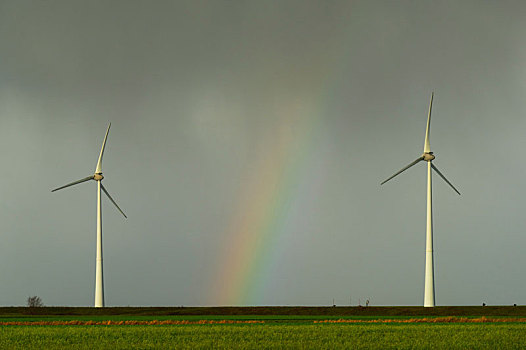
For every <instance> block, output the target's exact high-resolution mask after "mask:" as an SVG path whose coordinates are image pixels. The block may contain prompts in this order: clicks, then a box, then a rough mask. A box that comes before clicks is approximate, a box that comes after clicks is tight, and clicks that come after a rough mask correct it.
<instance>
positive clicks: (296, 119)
mask: <svg viewBox="0 0 526 350" xmlns="http://www.w3.org/2000/svg"><path fill="white" fill-rule="evenodd" d="M343 56H345V55H343ZM343 56H340V57H337V60H338V59H342V57H343ZM333 63H336V64H333V65H326V66H325V69H321V70H320V71H319V72H318V73H319V75H318V78H319V79H318V82H319V84H317V86H319V88H317V89H314V91H313V90H310V91H308V92H307V93H305V90H303V92H304V93H303V95H302V94H301V92H299V93H298V98H296V99H292V100H291V101H287V102H285V103H282V104H281V105H280V106H281V107H280V108H281V110H280V111H278V115H277V116H279V121H278V122H276V125H274V128H273V131H275V133H274V134H273V135H271V137H267V138H266V141H267V142H266V144H265V145H263V146H262V147H260V151H259V152H257V153H258V155H259V156H258V157H257V160H256V162H255V163H256V165H255V166H247V169H246V173H245V174H244V176H242V178H243V179H246V180H245V181H244V182H243V183H241V184H240V186H239V193H238V194H237V196H236V201H235V203H236V210H234V214H233V215H232V217H231V218H230V222H229V224H228V225H227V229H226V232H224V233H223V235H222V236H223V237H225V238H224V241H223V242H224V246H223V247H222V248H223V256H222V258H220V260H219V262H218V266H217V268H218V270H217V272H216V274H215V277H214V278H215V279H216V280H215V282H214V283H213V285H212V286H211V288H210V293H209V299H208V301H207V304H209V305H224V306H243V305H245V306H246V305H260V304H261V300H262V296H263V293H265V290H266V289H265V287H266V286H268V285H269V282H271V279H272V276H271V274H272V267H273V266H274V264H275V261H276V260H277V259H279V257H280V255H283V254H284V252H283V251H282V250H281V248H280V247H279V245H278V244H277V243H278V242H279V240H280V239H281V238H283V236H285V235H287V232H290V228H291V227H298V225H302V223H301V220H302V218H301V217H298V215H294V213H297V212H298V210H299V211H300V212H301V206H302V202H304V198H302V197H305V196H308V198H305V199H306V200H310V199H312V198H315V196H316V191H319V190H321V186H322V183H323V173H324V171H325V168H326V167H325V166H323V161H320V159H319V157H317V155H318V152H316V150H317V149H318V148H319V147H320V145H319V144H318V142H319V140H320V139H323V137H320V134H319V133H320V132H321V131H323V128H324V125H323V119H324V118H323V116H324V114H325V113H328V110H327V109H328V108H327V107H326V106H329V105H330V103H329V101H330V98H331V96H332V91H333V88H334V85H336V83H335V82H339V79H338V77H336V76H335V73H336V72H339V71H340V69H341V67H342V66H343V64H344V62H342V61H340V62H333ZM326 82H331V86H325V83H326ZM298 85H300V84H298ZM310 86H312V85H310ZM299 90H302V89H301V88H300V89H299ZM300 187H301V189H302V190H301V191H300ZM305 189H307V190H305ZM305 192H308V193H305ZM294 220H295V221H294Z"/></svg>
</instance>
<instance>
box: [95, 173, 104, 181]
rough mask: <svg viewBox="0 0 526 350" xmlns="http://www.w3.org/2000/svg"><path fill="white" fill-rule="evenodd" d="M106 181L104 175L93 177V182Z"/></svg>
mask: <svg viewBox="0 0 526 350" xmlns="http://www.w3.org/2000/svg"><path fill="white" fill-rule="evenodd" d="M102 179H104V176H102V173H100V174H95V175H93V180H95V181H100V180H102Z"/></svg>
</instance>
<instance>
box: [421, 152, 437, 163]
mask: <svg viewBox="0 0 526 350" xmlns="http://www.w3.org/2000/svg"><path fill="white" fill-rule="evenodd" d="M433 159H435V156H434V155H433V152H427V153H424V154H422V160H425V161H426V162H429V161H431V160H433Z"/></svg>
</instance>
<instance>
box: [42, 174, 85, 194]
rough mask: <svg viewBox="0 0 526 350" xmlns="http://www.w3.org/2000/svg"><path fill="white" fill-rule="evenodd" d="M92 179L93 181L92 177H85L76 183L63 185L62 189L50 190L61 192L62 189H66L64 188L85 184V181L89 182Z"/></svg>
mask: <svg viewBox="0 0 526 350" xmlns="http://www.w3.org/2000/svg"><path fill="white" fill-rule="evenodd" d="M92 179H93V175H91V176H88V177H85V178H83V179H80V180H78V181H74V182H72V183H69V184H67V185H64V186H62V187H58V188H55V189H54V190H51V192H55V191H58V190H61V189H63V188H66V187H69V186H73V185H76V184H79V183H82V182H86V181H89V180H92Z"/></svg>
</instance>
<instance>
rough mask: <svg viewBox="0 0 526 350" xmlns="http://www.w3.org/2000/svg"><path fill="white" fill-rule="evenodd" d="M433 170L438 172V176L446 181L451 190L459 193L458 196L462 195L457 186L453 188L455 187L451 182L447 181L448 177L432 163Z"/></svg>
mask: <svg viewBox="0 0 526 350" xmlns="http://www.w3.org/2000/svg"><path fill="white" fill-rule="evenodd" d="M431 168H433V170H435V171H436V172H437V174H438V175H440V177H441V178H442V179H444V181H445V182H447V184H448V185H449V186H451V188H452V189H454V190H455V192H456V193H458V194H459V195H460V192H458V190H457V189H456V188H455V186H453V185H452V184H451V182H449V181H448V180H447V179H446V177H445V176H444V175H443V174H442V173H441V172H440V170H438V168H437V167H436V166H435V165H434V164H433V163H431Z"/></svg>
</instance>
